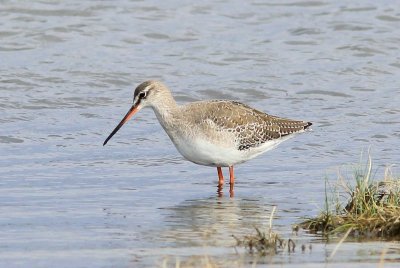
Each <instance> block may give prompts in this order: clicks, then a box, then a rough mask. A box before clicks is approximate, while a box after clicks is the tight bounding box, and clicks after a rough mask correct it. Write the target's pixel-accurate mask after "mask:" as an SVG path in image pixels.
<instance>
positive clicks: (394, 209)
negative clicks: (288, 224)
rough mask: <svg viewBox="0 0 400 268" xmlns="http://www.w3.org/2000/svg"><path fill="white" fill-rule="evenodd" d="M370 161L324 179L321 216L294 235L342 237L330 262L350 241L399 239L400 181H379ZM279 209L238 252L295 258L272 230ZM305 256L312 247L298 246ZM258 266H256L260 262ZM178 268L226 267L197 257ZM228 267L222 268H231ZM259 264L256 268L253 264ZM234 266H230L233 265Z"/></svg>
mask: <svg viewBox="0 0 400 268" xmlns="http://www.w3.org/2000/svg"><path fill="white" fill-rule="evenodd" d="M374 176H375V172H373V168H372V159H371V156H370V155H369V156H368V160H367V163H366V165H364V166H363V165H361V164H358V165H355V166H353V172H352V175H351V176H348V177H346V176H343V175H342V174H341V173H339V175H338V179H337V181H336V182H335V183H331V182H329V181H328V179H326V180H325V202H324V203H325V204H324V208H323V209H322V211H321V212H320V213H319V215H318V216H316V217H314V218H308V219H306V220H304V221H303V222H301V223H298V224H295V225H294V226H293V228H292V231H293V232H295V233H297V232H298V231H299V228H300V227H301V228H302V229H304V230H306V231H308V232H310V233H314V234H320V235H322V236H324V237H325V238H326V239H327V241H328V240H329V238H330V237H332V236H333V237H335V238H338V237H341V238H340V241H338V242H337V244H336V247H335V248H334V249H333V251H332V252H331V254H330V256H329V257H328V258H327V261H329V260H331V259H332V258H333V257H334V256H335V254H336V252H337V251H338V249H339V248H340V246H341V245H342V243H343V242H345V240H346V239H347V238H348V237H353V238H357V239H361V240H363V239H368V240H374V239H375V240H376V239H385V240H400V177H395V176H393V174H392V172H391V169H390V167H387V168H386V169H385V172H384V175H383V178H381V179H379V180H378V179H375V178H374ZM275 212H276V206H273V208H272V211H271V215H270V218H269V226H268V227H267V229H266V231H265V232H264V231H261V230H260V229H259V228H257V227H254V228H255V231H256V232H255V233H254V234H252V235H246V236H244V237H242V238H239V237H237V236H235V235H232V236H233V238H234V239H235V240H236V246H235V251H236V253H237V254H238V256H239V253H238V251H237V250H236V247H242V248H244V249H245V252H246V253H247V254H250V255H254V256H258V257H265V256H273V255H275V254H281V253H282V252H284V251H286V252H288V253H294V252H295V248H296V244H295V241H294V240H292V239H291V238H289V239H284V238H282V237H281V235H280V234H278V233H277V232H275V231H273V224H272V223H273V218H274V214H275ZM299 248H300V249H301V252H305V250H309V251H310V252H311V251H312V244H309V245H308V248H307V247H306V245H304V244H302V245H299ZM385 254H386V251H385V250H384V251H382V253H381V259H380V265H383V263H384V256H385ZM243 261H244V259H243V258H239V259H237V260H234V261H233V262H232V264H233V265H234V266H242V265H243ZM255 263H257V262H256V261H255ZM172 264H173V265H174V267H207V268H214V267H221V266H220V263H218V262H216V261H215V260H214V259H213V258H211V257H210V256H194V257H193V258H189V259H187V260H183V261H181V260H179V259H175V263H174V262H173V263H172ZM225 264H226V263H224V265H222V266H224V267H225V266H226V265H225ZM253 264H254V263H253ZM228 266H231V265H228ZM162 267H170V266H169V259H168V258H164V261H163V264H162Z"/></svg>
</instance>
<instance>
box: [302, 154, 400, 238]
mask: <svg viewBox="0 0 400 268" xmlns="http://www.w3.org/2000/svg"><path fill="white" fill-rule="evenodd" d="M352 181H353V183H352V184H351V183H349V182H348V180H345V179H344V178H343V176H341V175H339V180H338V183H337V184H336V185H334V186H332V185H330V184H329V183H328V182H327V181H326V184H325V208H324V210H323V211H322V212H321V213H320V215H318V216H317V217H316V218H311V219H307V220H306V221H304V222H302V223H301V226H302V227H303V228H305V229H308V230H310V231H313V232H322V233H323V234H325V235H329V234H338V233H345V232H348V231H349V230H351V231H350V235H353V236H356V237H365V238H376V237H384V238H389V239H400V178H395V177H394V176H393V175H392V173H391V171H390V168H387V169H386V170H385V175H384V178H383V179H382V180H381V181H376V180H373V178H372V160H371V157H370V156H369V157H368V161H367V165H366V167H365V168H364V169H361V168H360V167H359V168H357V169H355V172H354V175H353V178H352ZM328 190H330V194H329V193H328ZM343 200H344V202H343Z"/></svg>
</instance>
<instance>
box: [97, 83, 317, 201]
mask: <svg viewBox="0 0 400 268" xmlns="http://www.w3.org/2000/svg"><path fill="white" fill-rule="evenodd" d="M144 107H151V108H152V109H153V111H154V113H155V114H156V116H157V119H158V121H159V122H160V124H161V126H162V127H163V128H164V130H165V132H166V133H167V134H168V136H169V137H170V138H171V140H172V142H173V143H174V145H175V147H176V148H177V150H178V151H179V152H180V153H181V154H182V155H183V156H184V157H185V158H186V159H188V160H189V161H191V162H194V163H196V164H200V165H206V166H214V167H217V168H218V177H219V186H221V185H222V184H223V181H224V179H223V175H222V171H221V167H229V173H230V184H231V189H230V191H231V194H232V193H233V184H234V175H233V165H235V164H239V163H243V162H245V161H247V160H249V159H252V158H254V157H256V156H257V155H260V154H262V153H264V152H266V151H268V150H271V149H273V148H275V147H276V146H277V145H278V144H279V143H281V142H283V141H285V140H286V139H288V138H290V137H292V136H293V135H294V134H296V133H300V132H304V131H305V130H306V129H307V128H308V127H309V126H311V123H310V122H305V121H298V120H291V119H286V118H280V117H277V116H272V115H268V114H265V113H263V112H261V111H258V110H256V109H253V108H251V107H249V106H247V105H245V104H242V103H240V102H236V101H229V100H210V101H198V102H192V103H188V104H185V105H177V103H176V102H175V100H174V98H173V96H172V94H171V92H170V90H169V89H168V88H167V87H166V86H165V85H164V84H162V83H161V82H158V81H146V82H144V83H142V84H140V85H139V86H138V87H137V88H136V89H135V92H134V96H133V105H132V107H131V109H130V110H129V112H128V113H127V114H126V115H125V117H124V118H123V119H122V121H121V122H120V123H119V124H118V125H117V127H116V128H115V129H114V130H113V131H112V133H111V134H110V135H109V136H108V137H107V139H106V140H105V141H104V144H103V145H105V144H107V142H108V140H109V139H111V137H112V136H113V135H114V134H115V133H116V132H117V131H118V130H119V129H120V128H121V127H122V125H123V124H124V123H125V122H127V121H128V120H129V119H130V118H131V117H132V116H133V115H134V114H135V113H136V112H137V111H139V110H140V109H142V108H144Z"/></svg>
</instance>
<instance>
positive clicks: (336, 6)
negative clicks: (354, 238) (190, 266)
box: [0, 0, 400, 267]
mask: <svg viewBox="0 0 400 268" xmlns="http://www.w3.org/2000/svg"><path fill="white" fill-rule="evenodd" d="M0 25H1V27H0V94H1V95H0V110H1V118H0V124H1V132H0V204H1V205H0V215H1V217H0V266H2V267H55V266H56V267H126V266H129V267H154V266H157V265H161V263H162V261H163V260H164V261H165V260H166V258H169V260H170V264H171V263H173V262H174V261H175V260H176V258H179V259H186V258H191V257H193V256H202V255H203V254H207V255H209V256H210V257H211V258H213V260H215V261H216V262H218V263H225V265H228V264H226V262H227V261H237V262H240V263H242V264H243V266H245V267H247V266H249V267H251V266H252V263H253V262H254V259H253V257H252V256H248V255H246V254H244V253H243V250H242V249H239V255H238V254H236V252H235V249H234V248H233V246H234V245H235V240H234V239H233V238H232V236H231V235H232V234H233V235H236V236H239V237H240V236H243V235H246V234H251V233H252V232H253V226H259V227H265V226H267V225H268V219H269V214H270V211H271V208H272V206H273V205H276V206H277V213H276V217H277V218H276V219H275V220H274V226H275V230H276V231H278V232H280V233H282V234H283V236H284V237H286V238H289V237H292V238H293V239H294V240H295V241H296V243H297V244H298V245H300V244H306V245H309V244H312V251H311V252H308V251H307V252H305V253H302V252H301V250H300V246H298V247H297V249H296V251H295V252H294V253H292V254H287V253H283V254H279V255H277V256H274V257H268V258H264V259H259V260H257V263H258V264H260V266H263V265H264V264H265V263H270V264H271V263H272V264H276V265H277V266H284V267H286V266H288V267H292V266H297V267H304V266H305V264H307V265H308V266H311V267H320V266H321V265H323V264H322V263H325V262H327V261H328V262H329V263H328V264H326V265H329V266H332V265H333V266H352V267H353V266H358V267H365V266H366V265H367V266H371V267H377V266H378V263H379V262H380V258H381V257H382V258H383V260H384V261H385V267H390V266H393V267H397V266H398V263H397V264H396V262H399V261H400V245H399V243H397V242H384V241H381V242H364V243H361V242H347V243H344V244H343V245H342V246H341V247H340V249H339V251H338V252H337V253H336V255H335V257H334V258H333V259H331V260H327V258H328V256H329V255H330V254H331V252H332V250H333V249H334V247H335V245H336V244H335V243H328V242H326V241H324V240H323V239H321V238H320V237H318V236H314V235H309V234H305V233H304V232H301V233H300V234H299V235H298V236H296V235H294V234H292V233H291V225H292V224H295V223H297V222H299V221H301V219H302V218H303V217H306V216H312V215H316V214H317V213H318V211H319V209H320V208H321V207H322V206H323V200H324V183H325V182H324V177H325V176H326V174H328V175H329V176H330V177H332V178H335V173H336V169H337V167H338V166H340V165H342V164H347V163H354V162H357V161H358V159H359V156H360V152H361V151H362V150H366V149H368V148H369V147H370V148H371V153H372V156H373V159H374V167H375V170H376V174H377V177H379V176H380V175H381V174H383V170H384V167H385V165H387V164H397V163H399V160H400V153H399V145H400V143H399V138H400V108H399V103H400V87H399V77H400V76H399V75H400V50H399V48H400V47H399V44H400V30H399V29H400V27H399V26H400V8H399V5H398V2H397V1H379V2H378V1H372V0H371V1H368V0H366V1H294V0H292V1H272V2H271V1H269V3H266V1H224V0H222V1H203V2H201V3H196V4H193V3H190V2H182V1H162V2H161V1H123V0H120V1H59V2H58V1H37V2H30V1H0ZM147 79H160V80H162V81H164V82H165V83H166V84H167V85H168V86H169V87H170V88H171V89H172V90H173V93H174V94H175V96H176V97H177V99H178V101H179V102H187V101H193V100H200V99H213V98H224V99H234V100H239V101H242V102H245V103H247V104H249V105H251V106H254V107H257V108H259V109H261V110H264V111H266V112H269V113H272V114H275V115H279V116H285V117H290V118H298V119H304V120H309V121H312V122H313V123H314V127H313V132H309V133H306V134H303V135H300V136H298V137H296V138H295V139H292V140H290V141H287V142H285V143H284V144H282V145H280V147H278V148H277V149H276V150H274V151H271V152H269V153H267V154H265V155H262V156H261V157H258V158H257V159H254V160H252V161H250V162H248V163H246V164H243V165H240V166H237V167H236V176H237V184H236V191H235V197H234V198H229V196H228V195H227V189H225V196H223V197H218V196H217V194H216V183H217V174H216V170H215V169H214V168H207V167H202V166H197V165H194V164H192V163H189V162H187V161H184V160H183V159H182V157H181V156H180V155H179V154H178V153H177V152H176V150H175V148H174V147H173V145H172V143H171V142H170V141H169V139H168V137H167V136H166V135H165V133H164V132H163V131H162V129H161V127H160V126H159V124H158V122H157V121H156V118H155V116H154V115H153V113H152V111H151V110H144V111H141V112H140V113H139V114H138V115H137V116H135V118H134V120H132V121H131V122H129V123H128V125H127V126H124V128H122V129H121V130H120V132H119V133H118V134H117V135H116V136H115V137H114V138H113V140H111V142H110V143H109V145H107V146H106V147H102V142H103V141H104V139H105V138H106V137H107V135H108V134H109V133H110V131H111V130H112V129H113V128H114V127H115V125H116V124H117V123H118V122H119V120H120V119H121V117H122V116H123V115H124V114H125V113H126V111H127V110H128V108H129V107H130V104H131V99H132V92H133V89H134V87H135V86H136V85H138V84H139V83H140V82H142V81H144V80H147ZM397 170H398V168H397V169H396V167H394V171H395V173H397V174H399V173H398V172H396V171H397ZM225 172H227V171H226V170H225ZM382 252H384V253H385V254H382ZM368 264H369V265H368ZM324 265H325V264H324Z"/></svg>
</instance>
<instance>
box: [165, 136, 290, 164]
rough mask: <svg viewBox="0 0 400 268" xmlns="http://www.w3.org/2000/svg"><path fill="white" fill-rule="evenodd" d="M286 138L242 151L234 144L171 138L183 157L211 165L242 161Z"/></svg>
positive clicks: (199, 139) (197, 162)
mask: <svg viewBox="0 0 400 268" xmlns="http://www.w3.org/2000/svg"><path fill="white" fill-rule="evenodd" d="M287 138H290V137H287ZM287 138H286V137H285V138H281V139H277V140H273V141H268V142H266V143H264V144H262V145H261V146H259V147H256V148H250V149H249V150H242V151H240V150H238V149H237V147H236V146H222V145H221V146H220V145H216V144H215V143H212V142H210V141H208V140H206V139H201V138H194V139H182V138H180V139H172V141H173V143H174V145H175V147H176V148H177V149H178V151H179V152H180V153H181V154H182V155H183V157H185V158H186V159H187V160H189V161H191V162H193V163H196V164H199V165H205V166H213V167H228V166H233V165H236V164H240V163H243V162H245V161H247V160H250V159H252V158H254V157H256V156H258V155H260V154H262V153H264V152H266V151H269V150H271V149H273V148H275V147H276V146H278V145H279V144H280V143H281V142H282V141H284V140H286V139H287Z"/></svg>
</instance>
